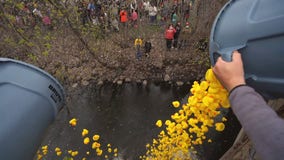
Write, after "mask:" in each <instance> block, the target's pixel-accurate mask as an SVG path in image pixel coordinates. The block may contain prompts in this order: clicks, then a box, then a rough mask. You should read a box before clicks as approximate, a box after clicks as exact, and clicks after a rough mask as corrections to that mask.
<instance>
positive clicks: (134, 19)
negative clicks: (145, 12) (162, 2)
mask: <svg viewBox="0 0 284 160" xmlns="http://www.w3.org/2000/svg"><path fill="white" fill-rule="evenodd" d="M137 20H138V14H137V10H134V11H133V12H132V14H131V21H132V27H135V28H137V27H138V23H137Z"/></svg>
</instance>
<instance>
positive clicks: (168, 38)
mask: <svg viewBox="0 0 284 160" xmlns="http://www.w3.org/2000/svg"><path fill="white" fill-rule="evenodd" d="M175 33H176V30H175V28H174V27H173V25H172V24H170V25H169V26H168V28H167V29H166V32H165V38H166V45H167V51H170V50H171V47H172V41H173V39H174V34H175Z"/></svg>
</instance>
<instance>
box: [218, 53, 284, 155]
mask: <svg viewBox="0 0 284 160" xmlns="http://www.w3.org/2000/svg"><path fill="white" fill-rule="evenodd" d="M213 71H214V73H215V75H216V77H217V78H218V79H219V80H220V82H221V83H222V84H223V85H224V87H225V88H226V89H227V90H228V91H230V96H229V99H230V103H231V106H232V109H233V111H234V113H235V115H236V116H237V118H238V120H239V121H240V123H241V124H242V126H243V128H244V131H245V132H246V133H247V135H248V137H249V138H250V139H251V141H252V142H253V145H254V147H255V149H256V152H257V154H258V155H260V157H261V158H262V159H267V160H278V159H282V158H283V157H284V152H283V151H282V150H283V148H284V120H283V119H281V118H280V117H278V115H277V114H276V113H275V111H273V109H272V108H271V107H269V106H268V105H267V104H266V102H265V101H264V100H263V98H262V97H261V96H260V95H259V94H258V93H257V92H255V90H254V89H253V88H251V87H249V86H246V85H245V80H244V70H243V64H242V59H241V55H240V53H238V52H237V51H235V52H234V53H233V58H232V62H225V61H223V60H222V59H221V58H219V59H218V60H217V63H216V65H215V67H214V68H213Z"/></svg>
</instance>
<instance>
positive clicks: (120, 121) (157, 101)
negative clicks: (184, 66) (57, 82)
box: [42, 83, 240, 160]
mask: <svg viewBox="0 0 284 160" xmlns="http://www.w3.org/2000/svg"><path fill="white" fill-rule="evenodd" d="M190 88H191V86H190V85H183V86H180V87H178V86H174V85H169V84H161V83H148V84H147V85H146V86H144V85H137V84H136V83H125V84H123V85H114V84H105V85H103V86H100V87H88V88H86V89H82V90H80V91H78V94H77V95H73V96H72V99H71V100H70V101H71V103H69V104H70V105H68V108H69V109H70V113H67V111H66V109H65V110H63V111H61V112H60V113H59V114H58V116H57V117H56V120H55V122H54V123H53V124H52V125H51V126H50V127H49V128H48V131H47V132H46V135H45V137H44V140H43V142H42V145H48V146H49V153H48V155H47V157H46V159H48V160H49V159H50V160H51V159H52V160H55V159H63V157H64V156H68V153H67V151H68V150H77V151H79V154H78V155H77V156H76V157H75V158H74V159H80V160H81V159H82V158H83V157H86V158H87V159H105V158H104V156H102V158H100V157H97V156H95V150H92V149H91V145H90V144H89V145H84V144H83V138H82V136H81V132H82V130H83V129H84V128H86V129H88V130H89V134H88V135H89V137H90V138H91V137H92V136H93V135H94V134H99V135H100V140H99V141H100V142H101V145H102V149H103V151H104V153H106V151H107V149H106V146H107V144H108V143H110V144H111V146H112V148H118V153H119V156H118V158H115V159H123V160H138V159H139V156H140V155H143V154H145V152H146V148H145V145H146V144H147V143H151V142H152V139H153V138H156V136H157V135H158V133H159V132H160V131H161V129H160V128H157V127H156V126H155V123H156V121H157V120H158V119H161V120H163V121H165V120H167V119H170V115H172V114H173V113H175V112H176V111H177V109H175V108H174V107H172V105H171V102H172V101H174V100H179V101H183V102H185V101H186V99H187V96H188V93H189V89H190ZM224 114H227V116H226V117H228V121H227V122H226V129H225V131H223V132H218V133H217V132H216V131H214V132H212V133H210V136H211V137H212V140H213V143H210V144H205V145H203V146H202V147H198V152H199V159H202V160H203V159H204V160H214V159H218V158H219V157H220V156H221V155H222V154H223V153H224V152H225V151H226V150H227V149H228V148H229V147H230V146H231V144H232V143H233V141H234V139H235V137H236V136H237V133H238V131H239V129H240V125H239V123H238V121H237V120H236V118H235V116H234V115H233V114H232V113H231V111H230V110H229V111H227V112H226V113H224ZM73 117H75V118H77V119H78V123H77V126H76V127H71V126H69V124H68V122H69V120H70V119H71V118H73ZM55 147H60V148H61V150H62V152H63V154H62V156H61V157H57V156H56V155H55V152H54V149H55ZM87 151H90V155H86V152H87ZM104 153H103V155H105V154H104ZM108 155H112V154H108ZM109 157H110V156H109ZM110 159H112V158H110Z"/></svg>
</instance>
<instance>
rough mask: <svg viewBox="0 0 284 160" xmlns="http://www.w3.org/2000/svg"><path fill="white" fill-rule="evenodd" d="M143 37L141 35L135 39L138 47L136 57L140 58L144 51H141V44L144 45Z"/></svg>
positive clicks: (135, 44)
mask: <svg viewBox="0 0 284 160" xmlns="http://www.w3.org/2000/svg"><path fill="white" fill-rule="evenodd" d="M142 43H143V41H142V39H141V38H140V37H138V38H136V39H135V41H134V46H135V47H136V59H137V60H140V59H141V56H142V53H141V46H142Z"/></svg>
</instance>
